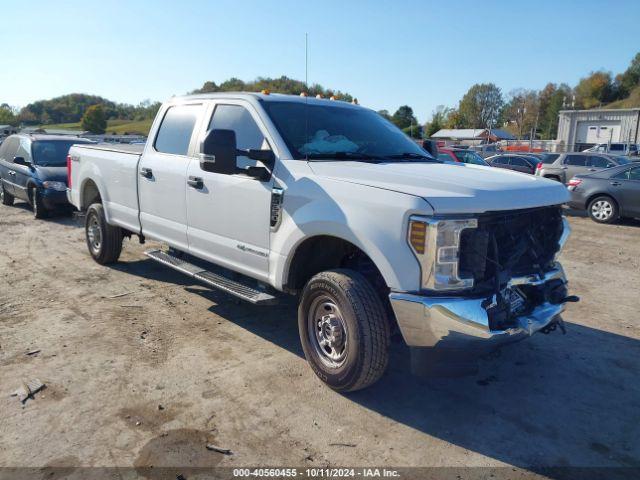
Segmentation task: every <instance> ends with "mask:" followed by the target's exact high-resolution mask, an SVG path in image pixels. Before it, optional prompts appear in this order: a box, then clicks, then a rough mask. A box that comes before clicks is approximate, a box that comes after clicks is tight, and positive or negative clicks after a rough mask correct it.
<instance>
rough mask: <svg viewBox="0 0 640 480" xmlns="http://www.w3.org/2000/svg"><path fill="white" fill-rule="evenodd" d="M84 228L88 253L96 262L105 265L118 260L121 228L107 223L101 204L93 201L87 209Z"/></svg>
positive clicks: (120, 247)
mask: <svg viewBox="0 0 640 480" xmlns="http://www.w3.org/2000/svg"><path fill="white" fill-rule="evenodd" d="M84 229H85V235H86V238H87V247H88V248H89V253H90V254H91V256H92V257H93V259H94V260H95V261H96V262H98V263H99V264H101V265H107V264H109V263H114V262H117V261H118V258H120V253H121V252H122V229H120V227H114V226H112V225H109V224H108V223H107V220H106V217H105V215H104V207H103V206H102V204H100V203H94V204H93V205H91V206H90V207H89V208H88V209H87V216H86V219H85V224H84Z"/></svg>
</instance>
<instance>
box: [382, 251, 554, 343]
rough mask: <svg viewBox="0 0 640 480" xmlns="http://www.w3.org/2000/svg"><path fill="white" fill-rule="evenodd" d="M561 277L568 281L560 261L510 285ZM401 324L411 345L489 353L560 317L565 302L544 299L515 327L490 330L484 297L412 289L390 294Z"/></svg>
mask: <svg viewBox="0 0 640 480" xmlns="http://www.w3.org/2000/svg"><path fill="white" fill-rule="evenodd" d="M557 279H560V280H562V281H563V282H566V278H565V275H564V271H563V270H562V267H561V266H560V265H559V264H556V267H555V268H554V269H553V270H551V271H549V272H547V273H546V274H545V275H544V276H543V277H540V276H537V275H535V276H533V275H532V276H527V277H519V278H514V279H512V280H511V282H509V287H511V288H515V287H517V286H519V285H520V286H522V285H543V284H545V283H546V282H549V281H552V280H557ZM389 298H390V300H391V305H392V307H393V311H394V313H395V316H396V319H397V321H398V325H399V327H400V330H401V332H402V336H403V337H404V340H405V342H406V343H407V345H409V346H410V347H431V348H433V349H436V350H441V351H460V352H461V353H464V355H465V356H468V355H470V354H473V353H475V354H479V355H482V354H484V353H489V352H491V351H492V350H494V349H495V348H496V347H499V346H501V345H503V344H506V343H511V342H515V341H518V340H522V339H523V338H526V337H529V336H531V335H533V334H534V333H536V332H538V331H540V330H542V329H544V328H545V327H547V326H549V325H550V324H552V323H553V322H554V321H557V320H558V318H557V317H558V316H559V315H560V314H561V313H562V312H563V311H564V308H565V304H564V303H560V304H552V303H548V302H544V303H542V304H540V305H537V306H536V307H535V308H533V309H532V310H530V311H529V312H528V313H526V314H524V315H521V316H518V317H516V318H515V322H514V324H515V325H516V326H514V327H513V328H507V329H505V330H491V329H490V327H489V317H488V314H487V311H486V309H485V308H484V307H483V306H482V304H483V302H485V300H486V299H485V298H473V299H471V298H464V297H430V296H425V295H416V294H410V293H395V292H394V293H391V294H390V295H389Z"/></svg>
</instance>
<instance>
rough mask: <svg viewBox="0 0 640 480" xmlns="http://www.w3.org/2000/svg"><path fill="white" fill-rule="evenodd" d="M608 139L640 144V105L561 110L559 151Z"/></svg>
mask: <svg viewBox="0 0 640 480" xmlns="http://www.w3.org/2000/svg"><path fill="white" fill-rule="evenodd" d="M609 142H629V143H640V108H618V109H596V110H561V111H560V113H559V118H558V139H557V143H558V150H567V151H581V150H584V149H585V148H589V147H591V146H593V145H595V144H596V143H609Z"/></svg>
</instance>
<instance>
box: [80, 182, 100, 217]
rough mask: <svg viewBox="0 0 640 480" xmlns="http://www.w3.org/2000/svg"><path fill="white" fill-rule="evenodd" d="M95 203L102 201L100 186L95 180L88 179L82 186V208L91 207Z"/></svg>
mask: <svg viewBox="0 0 640 480" xmlns="http://www.w3.org/2000/svg"><path fill="white" fill-rule="evenodd" d="M93 203H102V198H101V197H100V191H99V190H98V186H97V185H96V184H95V183H94V181H93V180H87V182H86V183H85V184H84V186H83V187H82V194H81V197H80V205H81V207H82V210H86V209H87V208H89V205H91V204H93Z"/></svg>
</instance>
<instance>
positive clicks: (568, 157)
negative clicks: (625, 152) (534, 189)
mask: <svg viewBox="0 0 640 480" xmlns="http://www.w3.org/2000/svg"><path fill="white" fill-rule="evenodd" d="M628 163H629V160H628V159H626V158H624V157H615V156H611V155H603V154H597V153H589V152H579V153H563V154H561V155H560V156H559V157H558V158H556V160H555V161H554V162H553V163H544V162H540V163H538V165H537V166H536V175H538V176H539V177H545V178H550V179H552V180H557V181H558V182H562V183H565V184H566V183H567V182H568V181H569V180H571V179H572V178H573V177H574V176H575V175H579V174H582V173H589V172H597V171H599V170H603V169H605V168H611V167H615V166H616V165H623V164H628Z"/></svg>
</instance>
